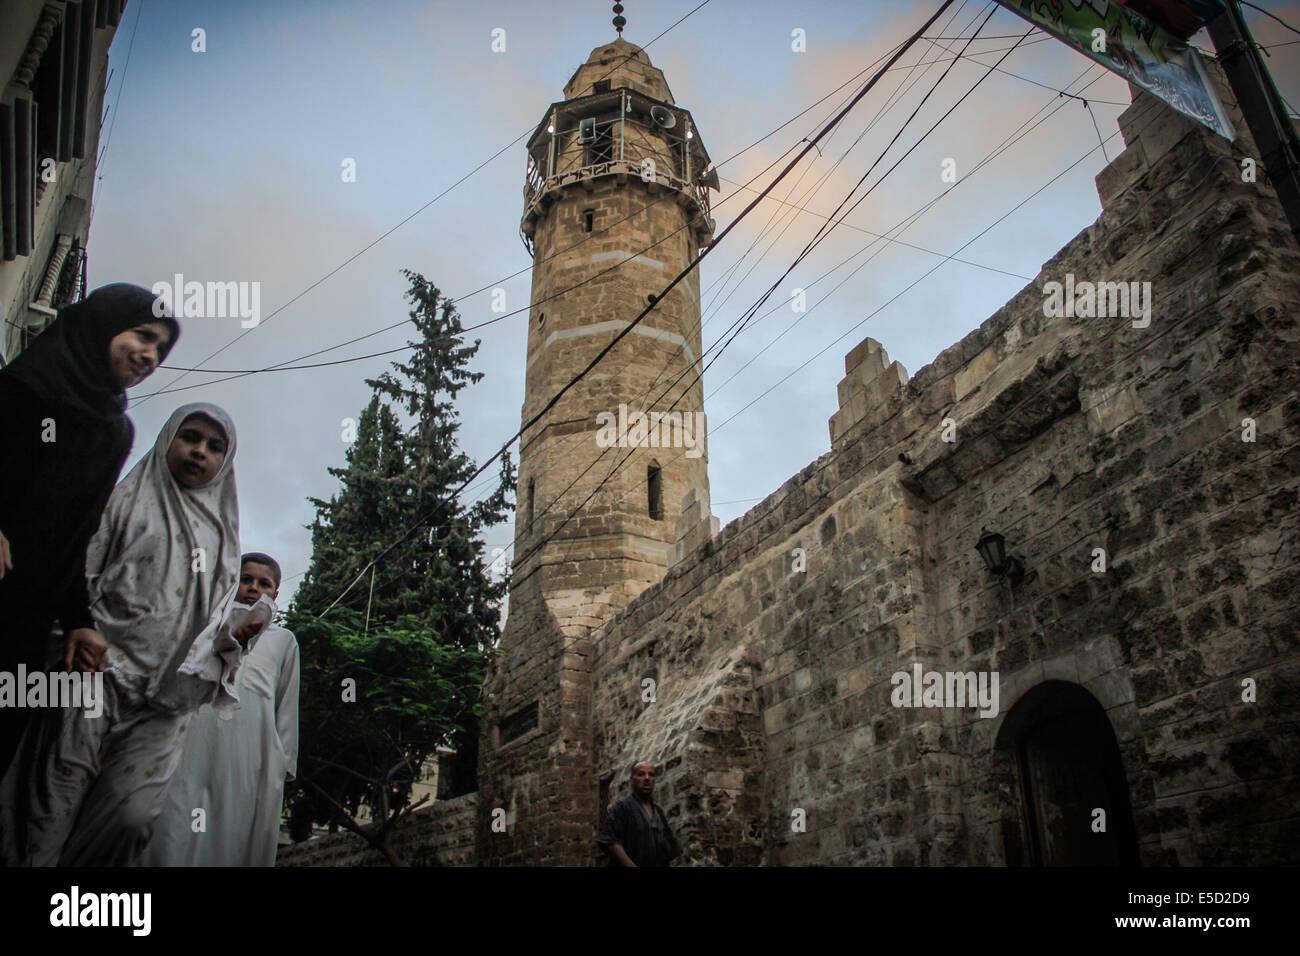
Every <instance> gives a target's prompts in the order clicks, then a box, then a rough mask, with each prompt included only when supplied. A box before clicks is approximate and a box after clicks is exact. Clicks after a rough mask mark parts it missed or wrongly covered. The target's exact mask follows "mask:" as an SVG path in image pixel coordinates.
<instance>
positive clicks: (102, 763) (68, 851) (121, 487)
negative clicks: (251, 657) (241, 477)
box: [0, 403, 251, 866]
mask: <svg viewBox="0 0 1300 956" xmlns="http://www.w3.org/2000/svg"><path fill="white" fill-rule="evenodd" d="M234 456H235V425H234V422H233V421H231V419H230V416H229V415H228V414H227V413H226V412H225V411H224V410H222V409H221V408H218V407H217V406H216V405H210V404H207V403H196V404H192V405H185V406H182V407H181V408H178V409H177V410H176V411H175V412H173V413H172V416H171V418H170V419H168V421H167V424H166V425H165V426H163V429H162V431H161V432H160V433H159V435H158V440H157V442H156V443H155V444H154V447H153V449H152V451H150V452H149V454H147V455H145V457H144V458H142V459H141V460H140V461H139V463H138V464H136V466H135V467H134V468H133V469H131V472H130V473H129V474H128V475H127V476H126V477H125V478H124V479H123V480H122V481H121V482H120V483H119V484H118V486H117V487H116V488H115V489H114V490H113V494H112V497H111V498H110V499H109V502H108V506H107V508H106V509H105V511H104V518H103V521H102V522H101V524H100V528H99V531H98V532H97V533H96V535H95V537H94V538H93V539H92V540H91V543H90V547H89V549H88V551H87V556H86V579H87V585H88V590H89V595H90V600H91V612H92V614H93V615H94V618H95V623H96V627H97V628H98V630H99V632H100V634H102V635H103V637H104V639H105V640H106V641H107V642H108V645H109V647H108V653H107V658H106V660H107V671H106V673H105V675H104V676H105V680H104V701H103V712H102V714H101V715H100V716H98V717H88V716H86V715H85V714H84V713H83V711H82V710H80V709H72V708H64V709H63V710H61V711H59V712H57V713H56V714H52V715H50V716H51V717H52V718H53V719H51V720H47V721H40V722H36V723H34V724H33V725H32V726H31V727H30V728H29V733H28V735H27V737H26V738H25V739H24V741H23V744H22V745H21V748H20V751H19V755H18V758H17V759H16V760H15V761H14V763H13V765H12V766H11V767H10V768H9V772H8V773H7V774H6V775H5V778H4V780H3V782H2V783H0V849H2V855H3V857H4V861H5V862H6V863H8V864H10V865H13V864H15V863H18V864H23V863H25V864H32V865H37V866H40V865H55V864H57V865H60V866H112V865H131V864H134V863H137V862H138V861H139V859H140V857H141V855H142V854H143V851H144V849H145V847H146V846H147V845H148V840H149V835H150V833H151V829H152V825H153V821H154V820H155V819H156V818H157V816H158V813H159V811H160V809H161V806H162V801H163V799H164V797H165V795H166V787H167V783H168V781H169V780H170V779H171V776H172V774H173V773H174V772H175V769H176V766H177V764H178V763H179V761H180V756H181V743H182V741H183V739H184V732H185V727H186V724H187V723H188V721H189V717H190V715H191V714H192V713H193V712H194V711H196V710H197V709H198V708H199V707H200V706H201V705H202V704H204V703H208V702H211V703H212V704H213V706H214V707H216V708H217V709H219V710H221V709H228V708H231V707H233V706H235V705H236V704H237V702H238V698H237V697H236V696H235V693H234V686H235V679H236V674H237V669H238V666H239V663H240V661H241V660H242V658H243V656H244V654H245V653H246V650H245V648H244V647H243V644H244V643H245V642H247V641H248V639H249V637H250V636H251V633H250V631H251V629H249V628H245V629H243V630H241V631H240V632H238V633H232V629H231V626H230V622H229V618H230V611H231V605H232V604H233V602H234V599H235V594H236V592H237V589H238V578H239V567H240V564H239V555H240V551H239V509H238V503H237V500H236V496H235V474H234V467H233V461H234ZM74 661H75V662H76V663H77V664H79V665H80V666H81V667H82V669H83V670H84V669H94V668H95V667H96V666H98V667H103V666H104V665H103V663H101V662H100V654H99V652H98V651H97V650H96V649H95V648H91V647H87V646H81V647H79V646H76V645H75V644H74V643H72V642H69V644H68V647H67V657H66V659H65V663H67V664H69V665H70V664H71V663H72V662H74Z"/></svg>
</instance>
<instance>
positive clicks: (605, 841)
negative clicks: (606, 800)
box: [596, 793, 682, 866]
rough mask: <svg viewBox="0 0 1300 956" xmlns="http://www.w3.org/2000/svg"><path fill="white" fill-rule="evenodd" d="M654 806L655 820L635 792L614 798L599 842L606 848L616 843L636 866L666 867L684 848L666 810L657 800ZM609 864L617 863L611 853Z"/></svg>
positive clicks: (597, 839) (616, 864) (597, 840)
mask: <svg viewBox="0 0 1300 956" xmlns="http://www.w3.org/2000/svg"><path fill="white" fill-rule="evenodd" d="M651 806H652V807H653V809H654V818H653V819H651V818H650V817H648V816H646V813H645V811H644V810H642V809H641V804H640V803H638V802H637V799H636V796H635V795H634V794H631V793H629V794H628V795H627V796H625V797H620V798H619V799H618V800H615V801H614V802H613V803H612V804H610V807H609V813H608V814H607V815H606V816H605V825H604V826H603V827H601V830H600V836H598V837H596V842H597V843H599V844H600V845H601V846H603V847H609V846H612V845H613V844H615V843H617V844H618V845H619V846H621V847H622V848H623V851H624V852H625V853H627V855H628V856H629V857H631V858H632V862H633V863H635V864H636V865H637V866H667V865H668V863H669V862H670V861H671V860H674V859H676V858H677V857H678V856H680V855H681V852H682V847H681V844H680V843H678V842H677V837H675V836H673V831H672V828H671V827H669V826H668V818H667V817H665V816H664V811H663V809H662V808H661V807H660V806H659V804H657V803H652V804H651ZM605 852H606V853H608V852H609V851H608V850H606V851H605ZM609 865H610V866H618V861H616V860H615V859H614V857H613V856H612V855H611V856H610V857H609Z"/></svg>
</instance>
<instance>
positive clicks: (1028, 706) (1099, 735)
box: [994, 681, 1139, 866]
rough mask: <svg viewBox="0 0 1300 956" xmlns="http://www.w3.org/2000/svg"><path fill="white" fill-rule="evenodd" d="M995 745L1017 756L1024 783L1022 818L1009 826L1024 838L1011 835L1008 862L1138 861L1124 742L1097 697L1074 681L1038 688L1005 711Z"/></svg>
mask: <svg viewBox="0 0 1300 956" xmlns="http://www.w3.org/2000/svg"><path fill="white" fill-rule="evenodd" d="M994 746H995V747H996V748H997V749H999V750H1003V751H1006V752H1008V754H1009V755H1010V756H1011V757H1012V758H1013V760H1014V764H1015V768H1016V776H1017V777H1018V780H1019V784H1020V786H1019V791H1020V792H1019V795H1018V796H1019V810H1020V813H1019V820H1009V821H1006V823H1007V824H1008V825H1010V826H1011V827H1012V828H1013V829H1018V830H1019V831H1020V835H1021V836H1022V839H1008V840H1007V863H1008V864H1009V865H1012V866H1015V865H1028V866H1136V865H1138V862H1139V857H1138V848H1137V831H1136V829H1135V828H1134V826H1133V810H1132V804H1131V802H1130V799H1129V787H1128V780H1127V779H1126V777H1125V774H1124V765H1123V761H1122V760H1121V758H1120V753H1119V745H1118V743H1117V742H1116V740H1115V732H1114V730H1113V729H1112V728H1111V725H1110V721H1109V720H1108V719H1107V718H1106V713H1105V711H1103V710H1102V708H1101V704H1099V703H1098V702H1097V699H1096V698H1095V697H1093V696H1092V694H1090V693H1089V692H1088V691H1087V690H1085V689H1084V688H1082V687H1080V686H1079V685H1078V684H1073V683H1070V682H1068V681H1046V682H1044V683H1042V684H1039V685H1037V686H1036V687H1034V688H1032V689H1031V690H1029V691H1028V692H1027V693H1025V695H1024V696H1023V697H1021V698H1020V700H1018V701H1017V702H1016V704H1015V706H1014V707H1012V708H1011V710H1010V711H1009V712H1008V713H1007V716H1006V719H1005V720H1004V721H1003V724H1002V727H1001V729H1000V730H999V731H998V736H997V740H996V742H995V744H994ZM1099 810H1100V811H1104V818H1103V817H1102V816H1101V814H1099V813H1098V811H1099ZM1103 819H1104V826H1105V829H1104V830H1103V829H1100V823H1101V821H1102V820H1103ZM1017 824H1018V825H1019V826H1017Z"/></svg>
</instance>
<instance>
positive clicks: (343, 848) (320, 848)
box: [275, 793, 478, 866]
mask: <svg viewBox="0 0 1300 956" xmlns="http://www.w3.org/2000/svg"><path fill="white" fill-rule="evenodd" d="M477 812H478V794H476V793H467V794H465V795H464V796H461V797H456V798H455V799H452V800H440V801H438V802H437V803H435V804H433V805H432V806H430V807H422V808H421V809H419V810H416V811H415V812H414V813H412V814H411V816H410V817H409V818H408V819H406V820H405V821H403V822H402V824H400V825H399V826H398V829H397V831H396V833H395V834H394V836H393V838H392V840H391V842H390V846H392V848H393V852H395V853H396V854H397V856H398V858H399V859H401V860H402V861H403V862H404V863H407V864H409V865H411V866H473V865H474V863H475V859H476V856H475V854H476V850H475V844H474V827H475V820H476V816H477ZM275 865H276V866H389V865H391V864H389V862H388V861H387V860H386V859H385V858H384V856H383V854H381V853H380V852H379V851H377V850H375V849H372V848H371V847H370V845H369V844H367V843H366V842H365V841H364V840H362V839H361V837H359V836H357V835H356V834H355V833H334V834H330V835H329V836H323V837H317V838H316V839H314V840H307V841H304V842H303V843H295V844H294V845H293V846H291V847H285V848H282V849H281V850H280V852H279V854H278V855H277V856H276V860H275Z"/></svg>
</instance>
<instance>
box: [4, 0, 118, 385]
mask: <svg viewBox="0 0 1300 956" xmlns="http://www.w3.org/2000/svg"><path fill="white" fill-rule="evenodd" d="M125 7H126V0H6V2H5V4H4V9H3V12H2V13H0V82H3V84H4V85H3V87H2V88H0V317H2V318H3V323H4V335H3V338H2V339H0V342H2V343H3V351H2V352H0V359H3V360H4V361H9V360H11V359H13V357H14V356H15V355H17V354H18V353H19V352H21V351H22V350H23V349H24V348H25V347H26V346H27V343H28V342H30V341H31V339H32V338H33V337H35V336H36V335H37V334H39V333H40V331H41V330H42V329H44V328H45V327H46V326H47V325H49V323H50V322H52V321H53V320H54V316H55V314H56V313H57V311H58V309H59V308H60V307H61V306H63V305H66V304H67V303H69V302H72V301H75V300H76V299H77V298H79V297H80V296H81V295H82V294H83V293H84V285H85V280H84V276H85V250H86V240H87V237H88V232H89V229H90V216H91V200H92V196H93V191H94V184H95V165H96V159H97V155H98V152H99V133H100V123H101V121H102V118H103V116H104V88H105V85H106V83H107V76H108V48H109V46H110V44H112V42H113V36H114V34H115V33H116V32H117V25H118V23H119V22H120V21H121V18H122V13H123V10H124V9H125Z"/></svg>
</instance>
